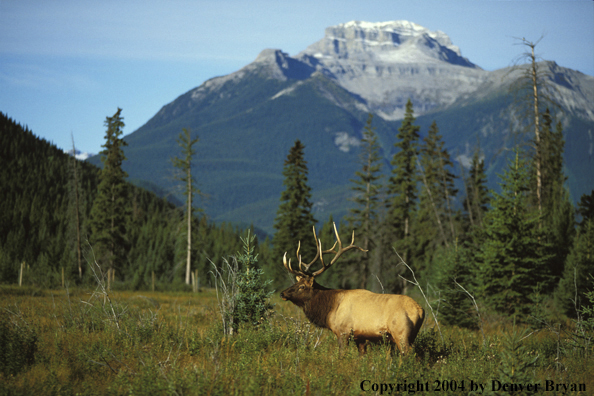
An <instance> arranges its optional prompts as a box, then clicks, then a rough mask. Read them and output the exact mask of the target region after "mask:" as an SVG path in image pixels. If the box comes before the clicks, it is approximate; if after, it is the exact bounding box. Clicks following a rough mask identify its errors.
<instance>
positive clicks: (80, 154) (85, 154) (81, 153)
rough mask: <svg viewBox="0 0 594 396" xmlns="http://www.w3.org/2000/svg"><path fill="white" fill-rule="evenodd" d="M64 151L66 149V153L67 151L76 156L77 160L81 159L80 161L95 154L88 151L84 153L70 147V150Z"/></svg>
mask: <svg viewBox="0 0 594 396" xmlns="http://www.w3.org/2000/svg"><path fill="white" fill-rule="evenodd" d="M63 151H64V153H66V154H68V155H70V156H74V158H76V159H77V160H80V161H85V160H86V159H87V158H89V157H92V156H94V155H95V154H92V153H87V152H84V153H83V152H81V151H80V150H76V151H74V150H72V149H70V150H63Z"/></svg>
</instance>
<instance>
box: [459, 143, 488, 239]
mask: <svg viewBox="0 0 594 396" xmlns="http://www.w3.org/2000/svg"><path fill="white" fill-rule="evenodd" d="M464 186H465V190H466V197H465V199H464V209H465V210H466V213H467V214H468V218H469V221H470V225H471V227H472V228H474V227H478V228H479V229H481V228H482V227H483V219H484V217H485V214H486V213H487V211H488V208H489V190H488V188H487V175H486V174H485V160H484V158H481V154H480V149H479V148H478V147H477V149H476V150H475V152H474V154H473V156H472V161H471V163H470V172H469V175H468V178H465V181H464Z"/></svg>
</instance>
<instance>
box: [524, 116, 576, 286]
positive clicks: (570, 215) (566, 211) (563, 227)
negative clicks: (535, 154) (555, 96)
mask: <svg viewBox="0 0 594 396" xmlns="http://www.w3.org/2000/svg"><path fill="white" fill-rule="evenodd" d="M542 118H543V123H542V130H541V158H542V166H541V174H542V197H541V199H542V209H543V214H544V215H543V218H542V226H543V230H544V231H545V232H546V235H547V240H548V241H549V243H551V245H552V247H553V251H554V255H553V257H552V258H551V261H550V263H549V267H550V270H551V275H552V276H553V279H552V283H551V285H549V289H550V290H549V291H552V289H553V288H554V287H555V286H556V285H557V283H558V281H559V279H560V278H561V276H562V275H563V267H564V263H565V260H566V258H567V256H568V254H569V251H570V248H571V246H572V244H573V236H574V235H575V218H574V208H573V205H572V203H571V201H570V199H569V192H568V191H567V189H566V188H565V181H566V180H567V177H566V176H565V174H564V172H563V151H564V147H565V139H564V137H563V125H562V124H561V123H560V122H559V123H557V125H556V127H555V128H553V117H552V116H551V113H550V111H549V109H548V108H547V110H546V111H545V112H544V114H543V115H542ZM533 174H534V172H533ZM531 184H532V185H534V184H535V183H534V182H533V183H531Z"/></svg>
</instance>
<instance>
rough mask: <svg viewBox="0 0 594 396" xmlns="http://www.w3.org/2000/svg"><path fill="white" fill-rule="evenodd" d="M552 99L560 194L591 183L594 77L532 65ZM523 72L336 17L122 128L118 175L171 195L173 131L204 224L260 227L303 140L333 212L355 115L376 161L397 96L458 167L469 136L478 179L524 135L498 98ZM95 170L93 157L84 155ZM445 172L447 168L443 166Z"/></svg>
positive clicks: (395, 115) (352, 154) (320, 204)
mask: <svg viewBox="0 0 594 396" xmlns="http://www.w3.org/2000/svg"><path fill="white" fill-rule="evenodd" d="M539 68H540V70H541V71H543V72H546V75H547V79H548V83H549V86H550V89H549V93H551V94H552V95H553V96H554V97H555V100H556V101H557V102H558V103H559V105H560V107H559V108H556V109H555V110H554V113H555V114H556V117H557V119H560V120H562V122H563V124H564V127H565V129H564V131H565V136H566V155H565V158H566V167H567V174H568V176H569V180H568V186H569V189H570V193H571V195H572V197H573V199H574V200H577V199H579V197H580V196H581V194H583V193H585V192H589V191H590V190H591V189H592V188H594V178H593V177H592V170H593V169H594V159H593V155H594V153H593V151H594V137H593V135H592V133H593V131H594V106H593V105H592V103H594V77H591V76H587V75H585V74H582V73H580V72H578V71H574V70H571V69H567V68H563V67H561V66H559V65H557V64H556V63H554V62H542V63H539ZM522 71H523V67H518V68H505V69H501V70H497V71H493V72H490V71H486V70H483V69H481V68H480V67H479V66H477V65H475V64H474V63H472V62H471V61H470V60H468V59H467V58H464V57H463V56H462V54H461V51H460V49H459V48H458V47H456V46H455V45H453V43H452V42H451V40H450V38H449V37H448V36H447V35H446V34H445V33H443V32H439V31H437V32H432V31H429V30H428V29H426V28H424V27H422V26H420V25H417V24H414V23H411V22H407V21H393V22H384V23H369V22H355V21H354V22H348V23H344V24H340V25H337V26H332V27H329V28H327V29H326V32H325V37H324V38H323V39H321V40H320V41H318V42H317V43H314V44H312V45H310V46H309V47H308V48H306V49H305V50H304V51H303V52H301V53H299V54H297V55H295V56H289V55H288V54H286V53H284V52H283V51H281V50H279V49H266V50H264V51H262V52H261V53H260V54H259V55H258V57H257V58H256V59H255V60H254V62H252V63H250V64H248V65H246V66H245V67H243V68H242V69H240V70H238V71H236V72H234V73H231V74H229V75H226V76H220V77H215V78H212V79H210V80H208V81H206V82H205V83H203V84H202V85H200V86H199V87H197V88H194V89H192V90H190V91H188V92H186V93H185V94H183V95H181V96H179V97H178V98H177V99H175V100H174V101H173V102H171V103H169V104H167V105H165V106H164V107H163V108H162V109H161V110H160V111H159V112H158V113H157V114H155V116H153V117H152V118H151V119H150V120H149V121H148V122H147V123H146V124H145V125H143V126H142V127H141V128H139V129H138V130H136V131H135V132H133V133H132V134H130V135H128V136H126V138H125V139H126V141H127V142H128V147H126V156H127V158H128V160H127V161H126V162H125V163H124V169H125V170H126V171H127V172H128V174H129V175H130V178H131V179H136V180H138V181H140V180H144V181H148V182H150V183H145V184H152V185H157V186H160V187H161V188H163V189H165V190H168V191H172V190H173V189H174V186H175V182H174V181H173V179H172V177H171V175H172V173H173V168H172V166H171V162H170V158H171V157H173V156H175V155H179V151H180V149H179V146H178V144H177V142H176V137H177V136H178V135H179V133H180V132H181V130H182V128H189V129H190V130H191V131H192V135H193V136H198V137H199V138H200V142H199V143H198V145H197V149H198V153H197V155H196V157H195V161H194V163H195V166H194V168H193V172H194V175H196V178H197V181H198V184H199V187H200V188H201V190H202V193H203V194H204V195H203V199H202V201H201V202H200V203H199V206H201V207H203V208H204V209H205V212H206V213H207V214H208V215H209V216H210V217H211V218H212V219H214V220H216V221H228V222H234V223H241V224H244V225H246V224H251V223H253V224H254V225H256V226H258V227H260V228H262V229H263V230H265V231H266V232H269V233H272V232H273V228H272V224H273V221H274V216H275V213H276V210H277V207H278V204H279V197H280V193H281V191H282V190H283V185H282V183H283V177H282V169H283V163H284V160H285V158H286V155H287V153H288V151H289V148H290V147H291V146H292V145H293V143H294V141H295V140H296V139H300V140H301V141H302V143H304V144H305V147H306V148H305V159H306V160H307V161H308V168H309V183H310V186H311V187H312V190H313V200H314V202H315V205H314V211H315V216H316V218H317V219H318V220H326V218H327V217H328V215H329V214H330V213H332V214H333V215H334V217H335V218H339V217H341V216H343V215H344V214H346V213H347V210H348V208H349V205H350V202H349V201H348V197H350V196H351V195H352V193H351V191H350V181H349V180H350V179H351V178H353V176H354V173H355V171H357V170H358V169H359V165H358V163H357V161H358V153H359V148H358V147H359V141H360V138H361V135H362V128H363V125H364V122H365V120H366V118H367V114H368V112H372V113H374V114H376V115H377V117H375V118H374V127H375V128H376V131H377V133H378V136H379V141H380V145H381V147H382V150H383V155H384V158H385V164H384V171H385V172H386V173H387V172H389V169H390V168H389V167H390V165H389V161H390V159H391V157H392V155H393V153H394V146H393V145H394V143H395V136H396V133H397V129H398V127H399V126H400V121H399V119H400V118H401V117H402V115H403V114H404V106H405V104H406V101H407V100H408V99H409V98H410V99H411V100H412V102H413V104H414V109H415V115H416V116H417V124H419V125H420V126H421V134H422V135H423V134H424V133H426V131H427V129H428V127H429V125H430V124H431V122H432V121H433V120H436V121H437V124H438V126H439V128H440V131H441V133H442V135H443V136H444V140H445V142H446V145H447V148H448V149H449V151H450V153H451V154H452V155H453V156H455V157H456V158H457V159H458V162H459V163H460V164H462V165H467V164H468V158H469V156H470V155H471V152H472V149H473V147H474V146H476V144H477V142H479V141H480V146H481V148H482V150H483V151H484V154H485V157H486V162H487V166H488V175H489V176H490V183H491V185H492V186H493V187H496V183H497V178H496V173H498V172H501V170H502V167H503V166H504V165H505V161H506V154H507V153H508V150H507V149H508V148H510V147H512V146H513V145H515V144H517V143H518V141H526V140H527V139H529V138H530V136H529V135H524V136H518V134H517V133H514V131H515V130H516V129H518V128H517V126H518V125H519V124H520V123H521V121H520V118H519V117H520V115H519V114H518V113H517V103H515V102H514V100H513V97H512V95H511V94H510V88H511V87H512V86H513V84H514V81H516V79H517V78H518V76H519V75H520V74H521V73H522ZM90 161H91V162H93V163H96V164H100V161H99V159H98V157H94V158H92V159H90ZM456 171H459V169H456Z"/></svg>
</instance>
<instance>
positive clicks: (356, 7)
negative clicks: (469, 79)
mask: <svg viewBox="0 0 594 396" xmlns="http://www.w3.org/2000/svg"><path fill="white" fill-rule="evenodd" d="M401 19H404V20H409V21H412V22H415V23H418V24H420V25H422V26H425V27H427V28H429V29H431V30H441V31H443V32H445V33H447V34H448V35H449V36H450V38H451V39H452V41H453V43H454V44H455V45H457V46H458V47H460V49H461V51H462V55H463V56H465V57H467V58H468V59H470V60H471V61H472V62H474V63H476V64H477V65H479V66H481V67H482V68H483V69H486V70H495V69H499V68H502V67H506V66H510V65H511V64H512V63H513V61H514V60H515V59H516V58H517V57H518V55H520V54H521V52H522V51H523V48H522V46H519V45H515V44H516V40H514V37H525V38H526V39H529V40H532V41H536V40H538V39H539V38H540V37H541V36H542V35H544V38H543V40H542V41H541V42H540V43H539V45H538V47H537V53H538V54H539V55H540V56H541V57H542V58H544V59H547V60H554V61H556V62H557V63H558V64H559V65H561V66H565V67H569V68H572V69H576V70H579V71H581V72H583V73H586V74H589V75H591V76H592V75H594V2H593V1H591V0H574V1H569V0H566V1H542V0H534V1H485V0H468V1H456V0H450V1H442V0H439V1H432V0H423V1H421V0H419V1H412V0H406V1H400V0H380V1H374V0H368V1H361V0H357V1H349V0H340V1H334V0H330V1H322V0H316V1H311V0H299V1H293V0H286V1H278V0H273V1H268V0H250V1H236V0H217V1H200V0H198V1H181V0H169V1H158V0H143V1H129V0H118V1H112V0H100V1H95V0H88V1H80V0H0V111H1V112H3V113H5V114H7V115H8V116H9V117H11V118H13V119H14V120H16V121H17V122H19V123H21V124H23V125H28V126H29V128H30V129H31V130H32V131H33V132H34V133H35V134H36V135H38V136H41V137H43V138H45V139H47V140H48V141H51V142H53V143H55V144H56V145H57V146H58V147H61V148H71V147H72V142H71V135H72V136H73V137H74V140H75V143H76V146H77V148H78V149H80V150H82V151H90V152H93V153H97V152H99V151H100V150H101V145H102V144H103V142H104V135H105V128H104V125H103V123H104V121H105V117H106V116H111V115H113V114H114V113H115V111H116V109H117V107H121V108H123V112H122V115H123V117H124V122H125V123H126V127H125V128H124V133H125V134H126V135H127V134H130V133H132V132H133V131H135V130H136V129H137V128H139V127H140V126H142V125H143V124H144V123H145V122H147V121H148V120H149V119H150V118H151V117H152V116H153V115H154V114H155V113H156V112H157V111H159V109H160V108H161V107H162V106H163V105H165V104H167V103H169V102H171V101H172V100H174V99H175V98H176V97H177V96H179V95H181V94H183V93H185V92H187V91H189V90H190V89H192V88H194V87H197V86H199V85H200V84H202V83H203V82H204V81H205V80H207V79H209V78H212V77H215V76H220V75H225V74H228V73H231V72H233V71H236V70H238V69H240V68H241V67H243V66H245V65H246V64H248V63H250V62H252V61H253V60H254V59H255V58H256V56H257V55H258V53H259V52H260V51H262V50H263V49H265V48H279V49H282V50H283V51H285V52H287V53H289V54H290V55H295V54H297V53H299V52H300V51H302V50H304V49H305V48H306V47H307V46H308V45H310V44H312V43H314V42H316V41H318V40H319V39H321V38H322V37H323V36H324V29H325V28H326V27H327V26H331V25H336V24H339V23H343V22H348V21H351V20H364V21H370V22H380V21H388V20H401Z"/></svg>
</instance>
